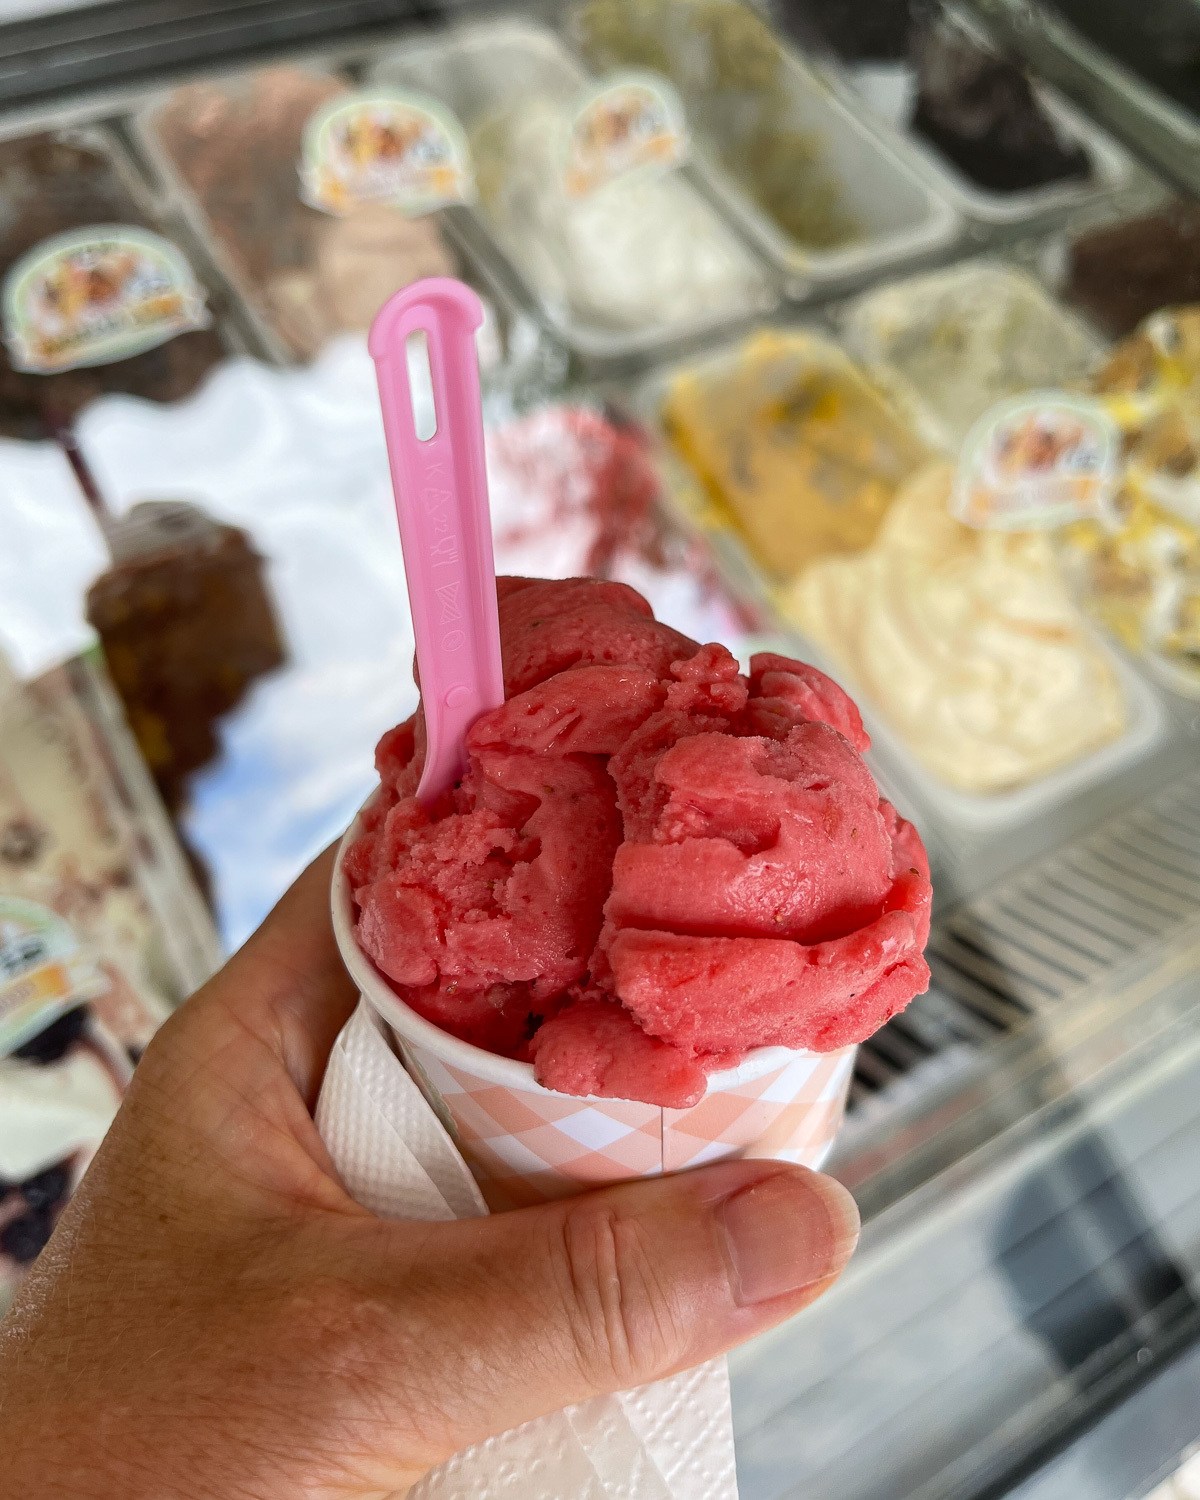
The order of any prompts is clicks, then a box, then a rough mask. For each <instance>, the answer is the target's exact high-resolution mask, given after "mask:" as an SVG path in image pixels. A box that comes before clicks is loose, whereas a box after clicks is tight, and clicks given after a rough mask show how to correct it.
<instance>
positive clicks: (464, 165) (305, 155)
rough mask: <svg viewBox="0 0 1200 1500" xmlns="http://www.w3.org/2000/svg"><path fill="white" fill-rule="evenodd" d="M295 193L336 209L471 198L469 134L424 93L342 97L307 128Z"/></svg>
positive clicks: (404, 207) (424, 208)
mask: <svg viewBox="0 0 1200 1500" xmlns="http://www.w3.org/2000/svg"><path fill="white" fill-rule="evenodd" d="M300 196H301V197H302V198H303V199H304V201H305V203H307V204H309V205H310V206H311V207H312V208H319V209H320V210H321V211H322V212H323V213H327V214H338V215H341V214H347V213H349V212H350V211H351V210H352V209H354V208H356V207H358V206H359V205H360V204H364V203H388V204H391V205H392V207H394V208H397V209H399V210H400V211H401V212H402V213H406V214H412V215H417V214H427V213H431V212H432V211H433V210H434V209H437V208H444V207H445V206H446V205H447V204H448V203H469V202H470V201H471V199H472V198H473V197H474V196H475V177H474V171H473V169H472V166H471V150H470V147H469V145H468V144H467V136H466V132H465V131H464V130H463V128H462V126H461V125H460V124H459V122H458V121H457V120H456V119H455V117H454V116H453V115H452V114H451V113H450V111H449V110H448V109H446V108H445V106H444V105H442V104H439V103H438V101H437V100H436V99H427V98H426V97H425V96H424V95H423V94H411V93H401V92H398V91H396V90H389V91H387V92H382V93H366V92H364V93H356V94H350V95H341V96H339V97H338V98H337V99H334V100H333V101H332V102H331V103H329V104H326V105H324V106H323V107H322V108H321V109H319V110H318V111H317V112H316V114H314V115H313V116H312V118H311V119H310V120H309V122H308V124H307V125H306V126H305V129H304V145H303V149H302V153H301V159H300Z"/></svg>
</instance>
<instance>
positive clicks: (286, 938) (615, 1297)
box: [0, 856, 858, 1500]
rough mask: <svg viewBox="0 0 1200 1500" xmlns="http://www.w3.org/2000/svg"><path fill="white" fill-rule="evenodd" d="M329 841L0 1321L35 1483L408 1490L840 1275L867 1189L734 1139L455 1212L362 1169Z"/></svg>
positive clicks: (20, 1442)
mask: <svg viewBox="0 0 1200 1500" xmlns="http://www.w3.org/2000/svg"><path fill="white" fill-rule="evenodd" d="M329 878H330V860H329V857H328V856H326V857H324V858H322V859H320V860H318V861H317V863H316V864H315V865H314V866H312V867H311V868H310V869H309V870H308V871H307V873H306V874H305V875H304V876H303V877H302V878H301V879H300V881H299V882H298V883H297V884H296V886H295V887H293V889H292V890H291V891H290V892H289V893H288V895H287V896H286V897H285V898H284V899H283V901H282V902H281V903H280V905H279V907H278V908H277V909H276V911H275V912H274V913H273V914H272V916H271V917H270V918H269V919H268V920H267V922H266V923H265V925H264V926H263V927H262V929H261V930H260V931H259V932H258V933H257V934H256V936H255V937H254V938H252V939H251V941H250V942H249V943H248V944H247V945H246V947H245V948H244V949H243V950H242V951H241V952H240V953H239V954H238V955H237V956H236V957H235V958H234V959H233V960H232V961H231V962H230V963H229V964H228V965H227V966H226V967H225V969H224V970H222V972H221V973H220V974H218V975H217V977H216V978H215V979H214V980H212V982H211V983H210V984H208V985H207V986H206V987H205V988H204V989H202V990H201V991H199V993H198V994H196V995H195V996H194V997H193V998H192V999H191V1000H190V1001H188V1003H187V1004H186V1005H185V1006H183V1007H182V1009H180V1010H179V1011H178V1012H177V1013H176V1014H175V1015H174V1016H173V1017H172V1018H171V1020H170V1021H169V1022H168V1023H167V1024H166V1025H165V1026H164V1027H163V1028H162V1030H161V1031H160V1032H159V1034H158V1036H157V1037H156V1038H155V1040H154V1042H153V1043H152V1045H151V1046H150V1048H149V1050H148V1051H147V1053H146V1056H145V1057H144V1059H143V1060H142V1063H141V1065H140V1066H139V1068H138V1070H137V1073H136V1076H135V1077H134V1080H133V1084H132V1086H131V1087H130V1090H129V1094H128V1097H127V1098H126V1101H125V1104H124V1106H123V1107H122V1109H121V1111H120V1113H119V1115H118V1116H117V1119H116V1122H115V1123H114V1125H113V1127H112V1130H111V1131H110V1132H109V1135H108V1137H107V1139H106V1140H105V1142H104V1145H103V1147H102V1148H101V1150H100V1152H99V1154H98V1156H97V1157H96V1160H95V1161H94V1163H93V1164H92V1167H91V1169H90V1170H89V1172H88V1173H87V1176H86V1177H85V1179H84V1181H83V1184H82V1185H81V1187H80V1189H79V1191H78V1193H77V1194H76V1195H75V1197H74V1199H73V1200H72V1202H71V1203H70V1204H69V1205H68V1208H67V1210H66V1212H65V1213H64V1214H63V1217H62V1220H61V1222H60V1224H59V1226H58V1228H57V1230H56V1232H55V1234H54V1236H53V1238H52V1239H51V1241H50V1243H49V1245H48V1246H47V1247H46V1249H45V1251H44V1252H43V1254H42V1256H41V1257H40V1259H39V1260H38V1261H37V1263H36V1264H35V1266H34V1267H33V1270H32V1272H31V1274H30V1276H29V1278H28V1280H27V1282H26V1283H25V1286H24V1288H23V1290H22V1292H21V1293H20V1295H19V1297H18V1299H17V1303H16V1305H15V1307H14V1308H13V1311H12V1313H11V1314H10V1316H9V1318H8V1319H7V1320H6V1322H5V1323H3V1324H0V1452H2V1453H3V1454H4V1470H5V1479H6V1482H7V1485H8V1486H10V1487H11V1488H10V1489H8V1490H7V1491H6V1492H7V1493H11V1494H13V1495H14V1496H16V1495H20V1496H21V1497H22V1500H51V1497H53V1500H62V1497H63V1496H67V1495H70V1496H72V1497H73V1500H99V1497H103V1500H117V1497H120V1500H174V1497H180V1500H182V1497H185V1496H186V1497H188V1500H218V1497H219V1500H231V1497H236V1500H274V1497H276V1496H278V1497H281V1500H282V1497H288V1500H292V1497H303V1500H334V1497H347V1496H353V1497H367V1496H380V1497H382V1496H386V1495H392V1494H394V1493H396V1492H400V1493H401V1494H403V1492H404V1491H405V1490H406V1489H407V1488H408V1487H409V1486H410V1485H411V1484H412V1483H413V1482H414V1481H415V1480H416V1479H417V1478H418V1477H419V1476H420V1475H421V1474H422V1473H424V1472H425V1470H427V1469H428V1468H430V1467H431V1466H432V1465H434V1464H436V1463H438V1462H440V1461H441V1460H443V1459H445V1458H446V1457H448V1456H449V1455H450V1454H451V1453H452V1452H454V1451H455V1450H456V1449H458V1448H461V1447H464V1446H466V1445H467V1444H469V1443H472V1442H475V1441H477V1440H479V1439H481V1438H483V1437H485V1436H487V1435H489V1434H491V1433H494V1432H499V1431H503V1430H505V1429H506V1428H509V1427H512V1426H515V1425H516V1424H517V1423H520V1422H523V1421H526V1420H527V1419H529V1418H531V1417H535V1416H540V1415H542V1414H544V1413H546V1412H548V1411H552V1410H555V1409H557V1408H559V1407H561V1406H564V1405H568V1404H570V1403H573V1402H577V1401H581V1400H584V1399H586V1398H587V1397H589V1396H593V1395H596V1394H598V1393H600V1392H608V1391H614V1390H620V1389H624V1388H627V1387H630V1386H635V1385H640V1384H642V1383H643V1382H646V1381H649V1380H653V1379H655V1378H657V1377H659V1376H662V1375H666V1374H668V1373H670V1372H672V1371H675V1370H678V1369H682V1368H685V1367H686V1366H688V1365H691V1364H695V1363H697V1362H699V1361H700V1360H703V1359H707V1358H709V1357H710V1356H712V1355H714V1354H718V1353H720V1352H721V1351H722V1350H725V1349H728V1348H730V1347H731V1346H732V1345H734V1344H736V1343H739V1342H740V1341H741V1340H743V1339H746V1338H748V1337H749V1336H750V1335H752V1334H755V1333H758V1332H760V1331H761V1330H763V1329H764V1328H767V1327H769V1326H770V1325H771V1324H773V1323H777V1322H778V1321H779V1320H780V1319H782V1318H785V1317H787V1316H788V1315H789V1314H791V1313H794V1312H795V1311H796V1310H797V1309H798V1308H801V1307H803V1306H805V1304H806V1303H809V1302H811V1301H812V1300H813V1299H814V1298H815V1297H818V1296H819V1295H820V1294H821V1293H822V1292H823V1291H824V1290H825V1289H826V1288H827V1287H828V1286H829V1285H830V1284H831V1283H832V1282H833V1280H834V1279H835V1278H836V1277H837V1275H838V1273H839V1272H840V1271H841V1270H842V1268H843V1266H844V1265H845V1263H846V1261H847V1259H848V1258H849V1256H850V1253H851V1251H852V1249H853V1247H854V1243H855V1240H856V1238H857V1233H858V1216H857V1213H856V1211H855V1208H854V1203H853V1200H852V1199H851V1198H850V1195H849V1194H848V1193H847V1192H846V1191H845V1189H843V1188H841V1187H839V1186H838V1184H837V1183H835V1182H834V1181H832V1179H830V1178H827V1177H822V1176H819V1175H818V1174H816V1173H814V1172H809V1171H806V1170H804V1169H803V1168H800V1167H791V1166H784V1165H781V1164H779V1163H771V1162H748V1161H747V1162H733V1163H727V1164H724V1165H719V1166H714V1167H708V1168H705V1169H703V1170H701V1171H695V1172H689V1173H685V1174H682V1175H679V1176H676V1177H669V1178H659V1179H655V1180H652V1181H646V1182H640V1183H630V1184H627V1185H623V1186H620V1187H615V1188H609V1189H605V1190H604V1191H601V1192H593V1193H589V1194H586V1195H585V1196H582V1197H579V1198H575V1199H571V1200H568V1201H566V1202H562V1203H555V1204H551V1205H548V1206H546V1207H541V1208H530V1209H524V1210H521V1211H520V1212H516V1213H510V1214H500V1215H497V1216H495V1217H493V1218H488V1219H476V1220H463V1221H461V1222H457V1223H437V1224H426V1223H407V1222H386V1221H383V1220H379V1219H376V1218H373V1217H372V1216H371V1215H370V1214H369V1213H367V1212H366V1211H365V1210H364V1209H362V1208H360V1207H359V1206H358V1205H357V1204H356V1203H354V1202H353V1201H352V1200H351V1199H350V1197H349V1196H348V1195H347V1193H346V1191H345V1189H344V1188H343V1187H342V1186H341V1184H340V1183H339V1181H338V1178H337V1175H336V1173H335V1172H334V1170H333V1167H332V1165H331V1163H330V1160H329V1157H328V1155H327V1153H326V1151H325V1148H324V1146H323V1144H322V1142H321V1139H320V1137H319V1136H318V1134H317V1131H316V1128H315V1127H314V1125H313V1122H312V1118H311V1111H312V1108H313V1105H314V1103H315V1100H316V1096H317V1091H318V1088H319V1086H320V1081H321V1075H322V1071H323V1069H324V1066H325V1062H326V1059H327V1058H328V1056H329V1051H330V1048H331V1046H332V1045H333V1041H334V1038H335V1037H336V1035H337V1033H338V1031H339V1029H340V1028H341V1026H342V1024H343V1023H344V1022H345V1020H346V1018H347V1017H348V1015H349V1014H350V1011H351V1009H352V1007H353V1004H354V1000H355V994H354V991H353V989H352V987H351V985H350V983H349V981H348V979H347V978H346V975H345V974H344V972H343V970H342V966H341V963H340V961H339V959H338V955H337V950H336V948H335V946H334V942H333V937H332V933H331V931H330V925H329V919H328V888H329Z"/></svg>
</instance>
